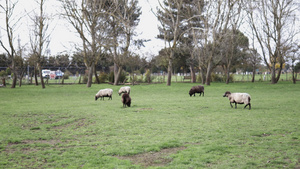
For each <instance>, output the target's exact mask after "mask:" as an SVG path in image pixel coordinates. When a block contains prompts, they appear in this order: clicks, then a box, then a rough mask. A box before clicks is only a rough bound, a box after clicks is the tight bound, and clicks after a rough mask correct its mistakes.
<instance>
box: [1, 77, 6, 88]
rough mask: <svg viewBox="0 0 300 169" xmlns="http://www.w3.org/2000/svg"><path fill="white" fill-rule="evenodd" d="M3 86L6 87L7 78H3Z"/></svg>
mask: <svg viewBox="0 0 300 169" xmlns="http://www.w3.org/2000/svg"><path fill="white" fill-rule="evenodd" d="M2 84H3V86H4V87H5V86H6V83H5V78H2Z"/></svg>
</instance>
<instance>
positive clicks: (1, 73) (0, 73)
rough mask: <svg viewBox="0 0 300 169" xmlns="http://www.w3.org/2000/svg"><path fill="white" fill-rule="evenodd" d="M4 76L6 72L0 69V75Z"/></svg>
mask: <svg viewBox="0 0 300 169" xmlns="http://www.w3.org/2000/svg"><path fill="white" fill-rule="evenodd" d="M6 76H7V72H6V71H4V70H1V72H0V77H2V78H4V77H6Z"/></svg>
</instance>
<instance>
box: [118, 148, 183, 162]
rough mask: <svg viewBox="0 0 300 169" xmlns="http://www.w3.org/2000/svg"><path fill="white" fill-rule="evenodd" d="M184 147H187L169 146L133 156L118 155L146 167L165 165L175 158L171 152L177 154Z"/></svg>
mask: <svg viewBox="0 0 300 169" xmlns="http://www.w3.org/2000/svg"><path fill="white" fill-rule="evenodd" d="M184 149H186V147H184V146H182V147H175V148H167V149H162V150H161V151H158V152H147V153H142V154H137V155H133V156H118V158H119V159H122V160H130V161H131V162H132V163H133V164H137V165H142V166H144V167H149V166H165V165H167V164H168V163H170V162H171V161H172V160H173V159H172V158H171V157H170V155H171V154H176V153H177V152H178V151H181V150H184Z"/></svg>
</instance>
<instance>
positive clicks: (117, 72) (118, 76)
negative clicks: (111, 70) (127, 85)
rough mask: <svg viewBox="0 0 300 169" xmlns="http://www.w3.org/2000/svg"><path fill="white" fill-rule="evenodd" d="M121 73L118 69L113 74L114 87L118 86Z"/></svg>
mask: <svg viewBox="0 0 300 169" xmlns="http://www.w3.org/2000/svg"><path fill="white" fill-rule="evenodd" d="M121 72H122V68H121V67H118V71H116V74H115V81H114V85H118V84H119V79H120V75H121Z"/></svg>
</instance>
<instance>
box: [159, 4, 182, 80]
mask: <svg viewBox="0 0 300 169" xmlns="http://www.w3.org/2000/svg"><path fill="white" fill-rule="evenodd" d="M183 2H184V0H164V1H163V2H162V3H163V4H161V3H160V9H159V10H158V12H157V17H158V20H159V22H160V24H161V27H160V33H161V35H159V37H160V38H162V39H164V40H165V44H168V47H167V46H166V45H165V46H166V49H169V50H168V79H167V86H170V85H171V79H172V69H173V67H172V66H173V59H174V54H175V50H176V48H177V46H178V43H179V38H180V36H181V34H182V31H183V30H182V29H181V26H182V25H183V24H182V22H183V21H184V19H185V18H183V17H182V16H183V15H184V10H183Z"/></svg>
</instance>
